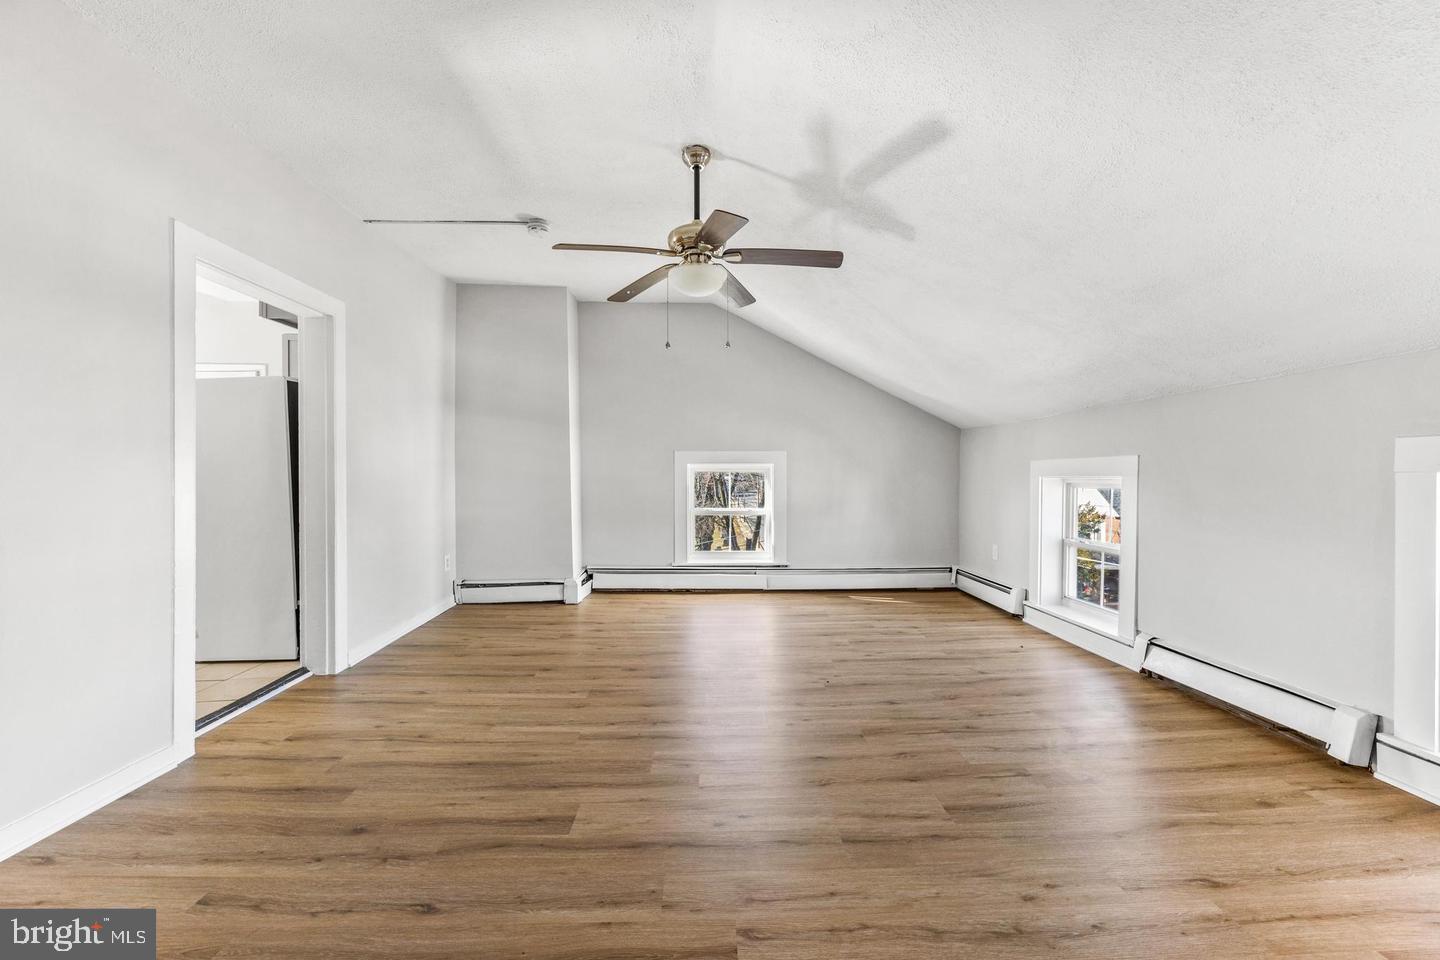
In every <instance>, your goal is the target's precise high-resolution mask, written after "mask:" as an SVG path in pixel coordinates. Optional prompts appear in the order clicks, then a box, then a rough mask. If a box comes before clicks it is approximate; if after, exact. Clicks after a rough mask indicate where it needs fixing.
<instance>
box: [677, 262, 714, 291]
mask: <svg viewBox="0 0 1440 960" xmlns="http://www.w3.org/2000/svg"><path fill="white" fill-rule="evenodd" d="M670 282H671V283H673V284H674V285H675V289H676V290H679V291H680V292H681V293H683V294H685V295H686V296H687V297H708V296H710V294H712V293H714V292H715V291H717V290H719V289H720V288H721V287H723V286H725V268H724V267H722V266H720V265H719V264H718V263H682V264H680V265H679V266H677V267H676V268H675V269H674V270H671V271H670Z"/></svg>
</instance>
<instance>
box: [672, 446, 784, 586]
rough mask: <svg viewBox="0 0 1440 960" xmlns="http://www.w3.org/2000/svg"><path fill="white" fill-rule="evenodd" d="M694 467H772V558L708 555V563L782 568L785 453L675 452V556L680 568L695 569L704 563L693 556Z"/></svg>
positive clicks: (746, 555) (748, 555)
mask: <svg viewBox="0 0 1440 960" xmlns="http://www.w3.org/2000/svg"><path fill="white" fill-rule="evenodd" d="M691 464H714V465H717V466H720V465H736V466H739V465H745V466H749V465H769V466H770V467H771V477H770V492H771V496H772V500H773V503H772V506H771V509H770V526H771V533H770V541H771V552H770V556H769V557H767V558H764V559H759V560H757V559H756V558H755V556H753V555H750V554H743V555H739V556H737V557H736V558H735V559H726V558H725V557H723V556H714V557H711V556H707V557H706V558H705V559H704V561H703V563H704V564H723V563H733V564H735V565H736V566H741V567H754V566H763V565H770V564H773V565H776V566H780V565H783V564H784V563H785V557H786V551H787V550H788V546H787V544H786V539H787V537H786V526H787V524H786V492H787V474H788V470H787V464H786V458H785V451H784V450H676V451H675V555H674V562H675V565H676V566H677V567H685V566H695V565H696V564H697V563H700V562H702V561H696V560H693V559H691V557H690V479H689V467H690V465H691Z"/></svg>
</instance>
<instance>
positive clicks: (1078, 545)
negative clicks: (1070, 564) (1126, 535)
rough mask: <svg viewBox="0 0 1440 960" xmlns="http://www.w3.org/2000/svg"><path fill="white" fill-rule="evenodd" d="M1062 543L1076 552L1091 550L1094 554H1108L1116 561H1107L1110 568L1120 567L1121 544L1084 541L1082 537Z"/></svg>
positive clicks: (1070, 538) (1069, 538) (1066, 539)
mask: <svg viewBox="0 0 1440 960" xmlns="http://www.w3.org/2000/svg"><path fill="white" fill-rule="evenodd" d="M1061 542H1062V543H1064V544H1065V546H1067V547H1070V548H1072V549H1075V550H1089V551H1091V552H1093V553H1106V554H1109V555H1110V556H1113V557H1114V558H1115V559H1114V560H1106V561H1105V563H1106V564H1108V565H1109V566H1113V567H1118V566H1120V544H1118V543H1106V542H1105V541H1104V540H1084V539H1082V538H1080V537H1066V538H1065V539H1064V540H1063V541H1061ZM1097 562H1098V561H1097Z"/></svg>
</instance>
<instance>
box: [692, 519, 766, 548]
mask: <svg viewBox="0 0 1440 960" xmlns="http://www.w3.org/2000/svg"><path fill="white" fill-rule="evenodd" d="M765 533H766V531H765V517H764V516H755V517H737V516H724V515H720V516H715V515H710V516H703V517H696V518H695V530H694V539H693V540H692V543H691V547H692V549H693V550H694V551H695V552H696V553H701V552H719V551H725V552H728V553H764V552H765V551H766V549H768V548H767V546H766V543H765Z"/></svg>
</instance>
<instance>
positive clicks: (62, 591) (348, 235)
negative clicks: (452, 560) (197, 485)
mask: <svg viewBox="0 0 1440 960" xmlns="http://www.w3.org/2000/svg"><path fill="white" fill-rule="evenodd" d="M0 89H3V90H4V91H5V93H4V95H3V96H0V131H5V132H6V134H7V135H8V137H7V140H8V142H9V144H10V147H9V148H7V149H4V150H0V210H4V220H5V229H4V230H0V291H3V294H4V300H5V314H4V316H5V319H3V320H0V356H4V357H6V358H7V359H8V360H10V361H11V362H8V363H7V364H6V375H5V376H4V377H3V378H0V411H3V414H0V451H3V453H0V456H3V458H4V467H3V469H0V770H4V771H5V773H4V775H3V781H4V786H3V789H0V825H3V824H5V823H8V822H10V821H12V820H14V819H15V818H18V817H19V816H21V815H23V814H26V813H29V812H32V811H35V810H36V809H37V808H39V807H41V806H42V805H44V804H47V803H49V802H50V801H54V800H56V799H57V798H59V797H61V796H62V795H64V794H66V793H69V792H70V791H73V790H75V789H77V788H80V787H83V786H85V785H87V784H90V783H92V782H94V781H96V780H98V779H99V778H101V777H103V776H105V775H107V774H109V773H111V772H113V771H115V770H117V769H119V768H121V767H122V766H124V765H125V764H127V763H129V762H131V761H134V760H137V759H139V758H141V757H144V756H147V755H150V754H152V753H155V752H156V751H158V750H160V749H162V748H164V747H167V746H168V745H169V743H170V739H171V702H170V701H171V689H172V676H171V670H172V664H171V656H172V652H171V640H172V632H173V631H172V612H171V586H172V543H173V539H172V532H171V524H172V518H173V506H172V490H173V480H172V471H171V383H172V367H171V318H170V310H171V307H170V301H171V240H170V238H171V222H170V221H171V218H172V217H173V218H176V219H178V220H180V221H182V222H184V223H186V224H188V225H190V226H192V227H194V228H195V229H197V230H199V231H201V232H202V233H206V234H208V235H210V236H212V237H214V238H216V239H218V240H220V241H222V242H224V243H227V244H229V245H230V246H232V247H235V248H237V249H239V250H241V251H244V252H245V253H248V254H250V255H251V256H253V257H256V258H257V259H259V260H262V261H265V262H267V263H269V264H271V265H273V266H274V267H276V268H278V269H280V270H283V271H285V272H286V273H289V274H291V275H292V276H295V277H296V278H298V279H300V280H302V281H304V282H305V283H308V284H310V285H311V286H313V287H316V288H318V289H320V290H323V291H325V292H326V293H328V294H330V295H332V296H335V297H337V298H339V299H341V300H343V301H344V302H345V304H346V308H347V317H348V324H349V340H348V345H347V350H348V353H347V371H346V372H347V376H348V380H349V400H348V404H347V407H346V410H345V415H346V419H347V421H348V427H349V465H348V469H349V487H348V496H349V521H350V529H349V531H348V535H349V571H350V591H349V596H350V606H349V610H348V620H349V638H350V644H351V646H352V648H355V647H364V646H366V645H367V644H371V643H373V642H375V641H376V640H377V639H379V638H386V637H388V636H390V635H393V633H394V632H395V631H397V630H398V629H399V628H400V627H401V626H403V625H405V624H406V623H408V622H410V621H412V620H414V619H415V618H416V617H417V616H418V615H421V614H422V613H424V612H426V611H428V610H432V609H434V608H435V607H436V606H437V605H439V604H441V603H443V602H445V600H446V598H447V597H448V596H449V584H448V581H449V577H448V576H447V575H446V574H445V573H444V571H443V568H442V558H443V555H444V554H445V553H446V552H449V551H451V550H452V549H453V529H454V527H453V496H452V493H451V487H450V483H451V481H450V475H449V467H448V464H449V462H450V460H449V458H450V456H451V450H450V446H451V442H452V438H453V432H452V430H451V423H450V419H449V413H448V412H447V404H448V401H449V396H450V391H451V389H452V375H453V366H452V355H451V345H452V342H453V309H452V307H453V296H454V294H453V286H452V285H450V284H448V283H447V282H446V281H445V280H444V279H443V278H441V277H440V276H438V275H437V274H435V273H433V272H432V271H430V270H428V269H426V268H424V267H421V266H420V265H418V264H416V263H415V262H413V261H412V260H410V259H408V258H407V257H405V256H403V255H402V254H400V253H398V252H397V251H396V250H395V249H394V248H392V247H390V246H389V245H387V244H386V243H385V242H384V241H382V240H381V239H380V238H378V237H377V236H374V235H372V234H371V233H369V231H368V230H367V228H366V227H365V226H364V225H362V224H361V223H360V222H359V221H358V219H357V218H356V217H355V216H353V215H352V214H350V213H347V212H345V211H343V210H341V209H339V208H337V207H336V206H335V205H334V204H333V203H332V202H331V201H329V200H328V199H327V198H326V197H325V196H324V195H323V194H322V193H321V192H320V191H318V190H316V189H314V188H312V187H310V186H308V185H306V184H304V183H301V182H300V181H298V180H297V179H296V178H295V177H294V176H293V175H292V174H291V173H290V172H289V171H288V170H287V168H285V167H284V166H282V165H281V164H280V163H278V162H277V161H274V160H271V159H269V158H266V157H264V156H261V155H259V154H258V153H257V151H255V150H254V148H253V145H251V144H248V143H246V142H244V141H243V140H241V139H240V138H238V137H237V136H236V135H235V134H234V133H233V132H232V131H231V129H230V128H229V127H227V126H226V125H224V124H223V123H221V122H218V121H216V120H213V119H212V118H211V117H210V115H209V114H208V112H207V111H205V110H203V109H201V108H199V107H198V106H196V105H195V104H193V103H192V102H190V101H189V100H188V99H186V98H185V97H184V96H182V95H181V94H179V93H178V92H177V91H176V90H175V89H172V88H170V87H168V86H167V85H166V84H165V83H164V82H163V81H161V80H160V79H159V78H157V77H156V76H155V75H154V74H153V73H152V72H151V71H150V70H149V69H148V68H147V67H146V66H145V65H144V64H142V63H139V62H135V61H132V60H130V59H128V58H127V57H126V56H124V55H123V54H121V53H119V52H118V51H117V50H116V49H115V48H113V47H112V46H111V44H110V43H109V42H108V41H107V40H105V39H104V38H102V37H101V36H100V35H99V34H98V33H97V32H96V31H95V30H94V29H93V28H92V26H91V25H90V24H89V23H87V22H86V21H85V20H83V19H82V18H81V17H79V16H78V15H76V14H75V13H74V12H73V11H71V10H70V9H69V8H67V7H65V6H64V5H62V4H60V3H58V2H55V0H9V2H6V3H4V4H0Z"/></svg>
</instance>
